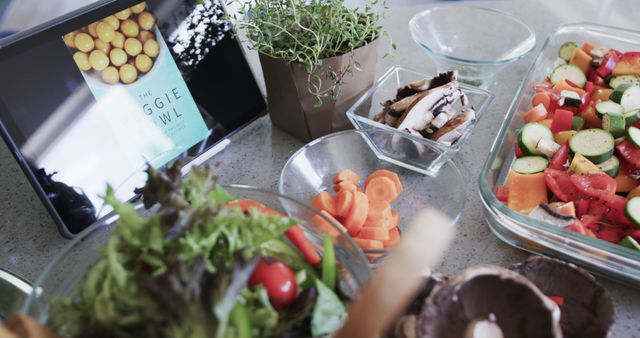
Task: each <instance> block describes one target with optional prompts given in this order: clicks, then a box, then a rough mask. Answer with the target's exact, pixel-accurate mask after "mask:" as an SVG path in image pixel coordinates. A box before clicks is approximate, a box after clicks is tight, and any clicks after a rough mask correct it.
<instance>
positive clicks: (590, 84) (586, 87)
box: [584, 81, 596, 94]
mask: <svg viewBox="0 0 640 338" xmlns="http://www.w3.org/2000/svg"><path fill="white" fill-rule="evenodd" d="M595 87H596V86H595V85H594V84H593V82H592V81H587V83H586V84H585V85H584V90H585V91H586V92H587V93H590V94H593V91H594V90H595Z"/></svg>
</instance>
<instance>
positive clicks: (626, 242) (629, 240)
mask: <svg viewBox="0 0 640 338" xmlns="http://www.w3.org/2000/svg"><path fill="white" fill-rule="evenodd" d="M618 245H622V246H624V247H627V248H629V249H633V250H636V251H640V244H638V241H636V240H635V239H634V238H633V237H631V236H627V237H625V238H623V239H622V240H621V241H620V242H618Z"/></svg>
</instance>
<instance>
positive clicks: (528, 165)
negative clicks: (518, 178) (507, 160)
mask: <svg viewBox="0 0 640 338" xmlns="http://www.w3.org/2000/svg"><path fill="white" fill-rule="evenodd" d="M548 166H549V160H547V159H546V158H545V157H542V156H523V157H520V158H517V159H516V160H515V161H513V165H512V166H511V169H513V170H514V171H515V172H518V173H520V174H535V173H539V172H541V171H544V170H545V169H547V167H548Z"/></svg>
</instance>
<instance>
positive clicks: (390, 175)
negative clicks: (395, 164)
mask: <svg viewBox="0 0 640 338" xmlns="http://www.w3.org/2000/svg"><path fill="white" fill-rule="evenodd" d="M380 176H382V177H386V178H389V179H390V180H392V181H393V183H394V184H395V185H396V190H397V191H398V194H399V193H401V192H402V190H403V187H402V182H400V177H399V176H398V174H396V173H394V172H393V171H390V170H386V169H379V170H376V171H374V172H373V173H372V174H371V175H369V177H367V180H366V181H365V184H364V185H365V187H366V186H367V184H368V183H369V181H371V180H372V179H374V178H376V177H380Z"/></svg>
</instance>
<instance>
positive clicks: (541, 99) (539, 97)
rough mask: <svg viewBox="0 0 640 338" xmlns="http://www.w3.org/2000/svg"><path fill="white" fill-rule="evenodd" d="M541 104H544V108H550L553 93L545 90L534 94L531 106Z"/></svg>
mask: <svg viewBox="0 0 640 338" xmlns="http://www.w3.org/2000/svg"><path fill="white" fill-rule="evenodd" d="M539 104H542V106H543V107H544V109H549V105H550V104H551V95H549V93H544V92H543V93H538V94H536V95H533V97H532V98H531V106H532V107H535V106H537V105H539Z"/></svg>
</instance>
